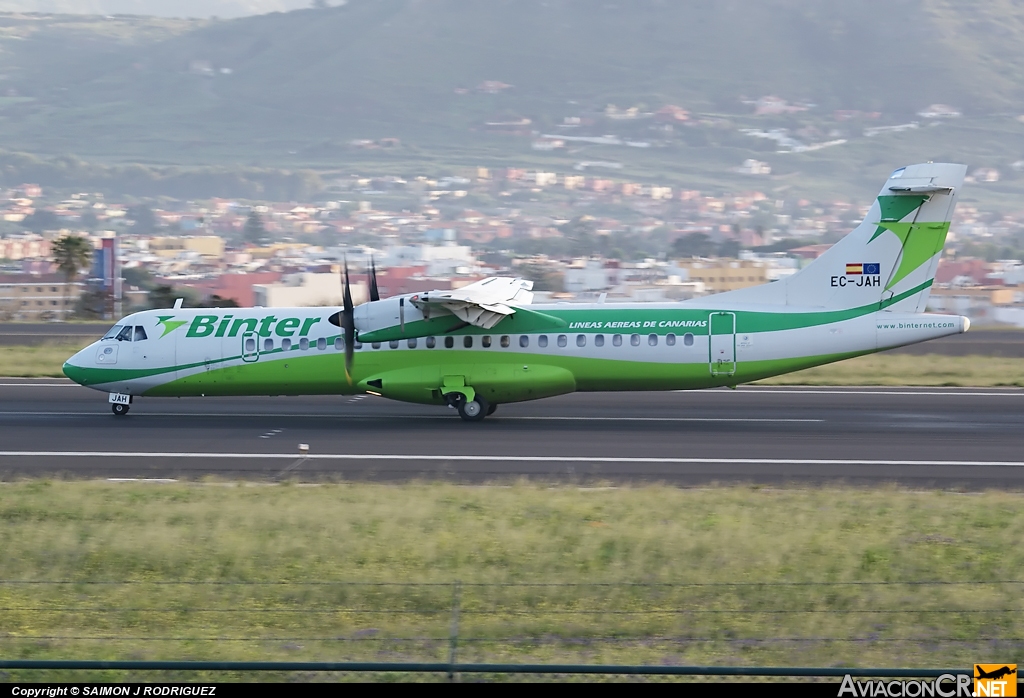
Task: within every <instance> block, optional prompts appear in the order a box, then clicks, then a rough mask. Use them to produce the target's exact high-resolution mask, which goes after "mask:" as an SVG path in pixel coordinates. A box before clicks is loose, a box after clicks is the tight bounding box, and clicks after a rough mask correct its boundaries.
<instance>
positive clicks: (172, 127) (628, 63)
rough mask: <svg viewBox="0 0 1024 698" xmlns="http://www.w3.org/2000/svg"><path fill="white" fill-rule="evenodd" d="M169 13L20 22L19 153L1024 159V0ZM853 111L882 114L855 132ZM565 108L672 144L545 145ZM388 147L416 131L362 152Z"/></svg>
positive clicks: (496, 159) (799, 161)
mask: <svg viewBox="0 0 1024 698" xmlns="http://www.w3.org/2000/svg"><path fill="white" fill-rule="evenodd" d="M18 21H23V20H16V19H15V18H12V17H10V16H8V17H7V18H5V19H0V25H4V24H5V22H6V24H8V25H12V24H17V22H18ZM33 21H35V22H36V23H37V25H38V24H45V22H43V21H42V20H40V19H38V18H36V19H34V20H33ZM108 21H113V20H108ZM119 21H121V22H123V23H124V22H127V23H128V24H131V21H129V20H126V19H124V18H119ZM147 21H148V22H149V23H148V24H147V23H146V22H147ZM147 21H143V20H138V21H137V22H138V27H137V28H136V29H135V30H134V31H136V32H138V33H137V34H136V35H134V36H133V35H131V32H129V33H128V34H126V35H125V36H121V37H118V38H117V39H116V40H110V38H109V37H107V36H104V35H103V34H102V33H101V30H102V23H101V22H97V23H96V24H95V26H93V27H91V28H90V26H89V25H88V23H87V22H84V21H82V20H78V24H77V25H76V28H75V29H71V28H68V27H67V26H63V27H56V26H55V27H54V28H48V29H43V30H40V31H36V32H35V33H34V34H32V35H31V36H30V37H27V38H25V37H22V38H19V39H18V40H13V39H11V38H9V36H8V34H6V33H5V34H4V35H3V36H4V37H6V38H3V39H0V48H2V50H3V53H0V68H2V70H0V72H3V73H4V74H5V76H6V82H5V83H4V86H6V87H7V95H8V96H7V97H6V98H0V139H2V142H3V143H5V144H7V145H6V147H7V148H8V149H12V150H23V151H28V152H32V153H36V154H62V153H74V154H76V155H80V156H83V157H86V158H87V159H98V160H106V161H111V160H112V161H122V162H124V161H140V162H151V163H173V164H231V163H239V164H243V165H248V166H313V167H320V168H325V167H335V166H336V167H348V166H363V165H365V166H374V167H378V168H382V169H389V168H391V169H397V170H402V169H403V168H404V169H405V170H409V169H412V168H429V167H432V166H439V165H443V166H451V165H470V164H491V165H497V164H519V165H523V166H531V165H535V164H536V165H550V166H552V167H555V166H558V167H569V166H572V164H574V163H575V162H576V161H578V160H580V159H590V160H597V159H602V160H606V159H611V160H616V161H620V162H622V163H625V167H626V169H627V170H628V171H629V174H630V176H637V175H638V174H639V173H642V172H649V173H651V174H656V175H659V176H666V177H669V178H670V179H673V180H675V181H680V182H684V181H687V180H688V179H689V178H690V177H691V175H692V174H693V173H701V172H703V173H705V174H704V175H703V176H706V173H707V172H709V171H713V172H719V171H720V172H721V173H722V176H723V177H725V178H726V179H729V178H730V177H731V175H728V174H727V173H728V172H729V169H730V168H731V167H734V166H735V165H738V164H739V163H740V162H742V161H743V160H744V159H745V158H747V157H757V158H760V159H764V160H768V161H770V162H771V164H772V166H773V168H774V169H775V171H776V172H777V173H778V174H783V175H785V174H794V175H797V176H800V177H803V176H804V175H807V174H812V175H814V174H817V173H827V172H830V171H834V169H835V168H836V167H837V166H839V167H843V166H846V167H849V166H856V167H857V168H865V167H869V166H871V165H872V164H873V163H877V164H878V166H879V167H882V169H883V170H884V169H885V168H886V167H888V166H889V165H890V164H891V163H892V162H893V160H894V159H900V158H903V159H914V158H920V159H940V158H952V159H965V160H968V161H971V162H972V163H973V164H983V165H992V166H1001V167H1003V168H1004V169H1005V168H1006V167H1007V166H1008V164H1009V163H1010V162H1013V161H1016V160H1018V159H1020V157H1022V156H1024V124H1020V123H1019V122H1017V121H1015V120H1014V117H1016V116H1017V115H1018V114H1020V113H1021V112H1024V41H1021V39H1022V38H1024V6H1021V5H1020V4H1018V3H1014V2H1012V1H1011V0H995V1H994V2H990V3H986V4H984V5H977V4H975V3H969V2H962V1H957V0H864V1H862V2H857V3H834V2H830V1H828V0H730V1H729V2H714V1H712V0H698V1H695V2H686V3H681V2H680V3H677V2H668V1H667V0H631V1H630V2H622V1H608V2H603V3H600V4H598V3H594V2H591V1H588V0H491V1H490V2H487V3H480V2H472V1H471V0H353V1H352V2H349V3H347V4H346V5H344V6H340V7H334V8H329V9H324V10H314V9H306V10H298V11H294V12H290V13H286V14H281V13H276V14H269V15H260V16H254V17H245V18H241V19H235V20H230V21H204V22H192V23H182V24H180V25H176V26H169V25H168V26H164V27H163V28H162V29H161V30H160V31H156V30H154V29H153V22H155V21H157V20H147ZM145 32H148V35H147V34H145ZM140 36H144V37H145V38H144V40H140V39H139V37H140ZM58 43H59V45H60V47H61V48H60V50H54V48H55V46H56V45H57V44H58ZM40 57H45V60H39V59H40ZM488 81H489V82H488ZM765 95H777V96H779V97H781V98H783V99H785V100H788V102H789V103H790V104H797V105H801V106H802V107H803V106H806V107H807V109H806V111H800V112H794V113H793V114H789V115H785V116H778V117H754V116H753V107H752V106H750V104H748V102H750V101H751V100H755V99H757V98H759V97H762V96H765ZM933 103H945V104H950V105H953V106H954V107H956V108H957V109H959V110H961V111H962V112H963V118H962V119H960V120H957V121H955V122H953V121H951V122H948V123H944V124H943V127H942V128H941V129H939V130H931V129H925V128H922V129H919V130H918V131H916V132H915V133H908V134H901V135H900V136H899V137H898V138H896V137H893V136H886V137H884V138H883V137H879V138H876V139H874V140H872V141H870V142H869V141H867V140H865V139H863V138H859V137H860V136H861V133H862V129H863V128H864V127H871V126H878V125H894V124H899V123H904V122H907V121H909V120H911V119H917V120H919V117H917V116H915V114H916V112H918V111H919V110H921V109H922V108H924V107H926V106H928V105H930V104H933ZM609 104H615V105H618V107H620V108H622V109H623V110H624V109H626V108H628V107H636V108H637V111H638V113H640V114H641V115H642V114H644V113H649V112H651V111H653V110H657V109H659V108H660V107H663V106H665V105H680V106H682V107H684V108H686V109H688V110H689V111H690V112H691V114H692V116H693V117H694V118H693V120H692V122H691V123H690V124H687V128H676V129H674V130H673V131H672V133H671V135H663V133H660V132H654V131H653V130H652V122H651V121H650V120H648V121H644V120H643V119H642V118H638V119H636V120H633V121H630V120H629V119H626V118H619V119H610V118H609V117H608V114H607V113H606V111H605V109H606V106H607V105H609ZM835 110H856V111H860V112H866V113H872V112H876V113H877V115H873V116H872V118H873V119H874V120H873V121H871V122H870V123H863V124H861V123H855V124H845V125H839V128H838V130H837V128H836V124H835V123H833V121H832V115H833V112H834V111H835ZM566 117H570V118H579V119H580V120H581V123H582V124H583V125H584V128H583V129H582V130H579V131H577V132H576V133H580V134H584V135H603V134H604V133H612V134H616V135H619V136H621V137H622V138H626V139H628V138H633V139H640V140H643V141H645V142H649V144H650V145H651V146H653V147H651V148H649V149H648V150H645V151H640V150H638V149H629V148H619V149H617V150H614V151H612V150H611V149H609V148H603V147H598V146H594V145H592V144H586V145H581V146H579V147H578V148H570V149H568V150H570V151H573V152H568V151H559V152H553V153H550V154H549V153H538V152H535V151H532V150H531V148H530V143H531V140H532V138H531V136H530V133H531V132H537V133H551V132H552V131H554V130H555V129H557V128H558V127H559V125H561V124H562V123H563V120H564V119H565V118H566ZM523 119H529V123H528V124H526V125H525V126H522V127H518V128H516V127H508V128H504V129H502V128H495V127H487V126H486V123H487V122H491V123H494V122H504V123H513V124H514V123H517V122H520V123H525V122H522V120H523ZM698 121H699V122H700V123H699V124H698V125H694V122H698ZM777 127H786V128H790V129H791V130H792V131H796V130H798V129H801V128H804V129H805V130H806V129H811V130H810V131H809V133H812V132H813V133H818V134H819V135H818V136H814V135H811V136H808V138H810V139H811V140H815V139H817V140H827V139H828V138H830V136H829V133H830V131H833V130H835V131H836V132H837V134H838V135H840V136H843V137H845V138H847V139H848V140H850V143H849V144H847V145H844V146H841V147H838V148H832V149H829V150H822V151H818V152H815V153H806V154H793V153H787V154H784V156H783V157H781V159H780V157H778V156H776V154H775V153H774V150H775V147H774V144H772V143H770V142H765V141H764V140H763V139H762V140H758V139H756V138H751V137H748V136H743V135H741V134H740V131H739V130H740V129H741V128H761V129H771V128H777ZM494 131H499V132H500V131H519V133H518V135H517V134H515V133H513V134H509V133H495V132H494ZM559 133H562V134H565V133H566V131H564V130H563V131H560V132H559ZM833 135H836V134H833ZM383 138H396V139H399V141H400V143H399V144H395V145H393V147H391V148H385V149H374V150H364V149H359V148H354V147H353V146H352V145H351V141H352V140H353V139H365V140H367V141H379V139H383ZM854 141H856V143H855V142H854ZM389 143H390V142H389ZM371 145H374V144H371ZM883 163H884V166H883ZM871 174H872V181H874V179H877V176H876V174H877V173H874V172H872V173H871Z"/></svg>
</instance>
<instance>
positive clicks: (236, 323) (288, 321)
mask: <svg viewBox="0 0 1024 698" xmlns="http://www.w3.org/2000/svg"><path fill="white" fill-rule="evenodd" d="M318 322H320V318H318V317H307V318H297V317H286V318H277V317H274V316H273V315H267V316H265V317H262V318H254V317H243V318H236V317H235V316H234V315H223V316H220V315H196V316H195V317H194V318H193V319H192V323H191V324H190V325H189V326H188V332H186V333H185V336H186V337H237V336H239V334H245V333H248V332H256V333H258V334H259V336H260V337H269V336H270V335H271V334H275V335H277V336H278V337H294V336H295V335H296V334H297V335H298V336H300V337H305V336H307V335H308V334H309V331H310V329H312V327H313V325H315V324H316V323H318ZM182 324H184V323H182Z"/></svg>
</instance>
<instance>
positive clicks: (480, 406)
mask: <svg viewBox="0 0 1024 698" xmlns="http://www.w3.org/2000/svg"><path fill="white" fill-rule="evenodd" d="M488 409H490V405H488V404H487V400H484V399H483V398H482V397H480V396H479V395H477V396H476V397H475V398H473V399H472V400H465V399H463V400H459V416H460V417H462V419H463V420H464V421H467V422H479V421H480V420H482V419H483V418H484V417H486V416H487V415H488V412H487V410H488Z"/></svg>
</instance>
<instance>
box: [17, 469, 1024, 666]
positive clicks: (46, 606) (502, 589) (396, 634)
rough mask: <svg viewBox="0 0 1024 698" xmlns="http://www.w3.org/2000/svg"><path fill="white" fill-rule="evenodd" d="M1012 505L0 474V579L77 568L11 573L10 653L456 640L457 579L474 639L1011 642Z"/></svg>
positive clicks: (745, 493)
mask: <svg viewBox="0 0 1024 698" xmlns="http://www.w3.org/2000/svg"><path fill="white" fill-rule="evenodd" d="M1022 505H1024V495H1022V494H1020V493H1010V492H988V493H982V494H958V493H953V492H909V491H904V490H898V489H886V488H880V489H871V490H862V489H855V488H844V487H829V488H821V489H785V490H778V489H768V488H756V487H744V486H731V487H709V488H703V489H678V488H673V487H663V486H650V487H643V488H577V487H571V486H558V487H548V486H544V485H540V484H523V483H513V484H510V485H508V486H482V487H467V486H457V485H451V484H423V483H413V484H409V485H397V486H395V485H376V484H324V485H319V486H309V487H307V486H298V485H289V484H283V485H277V486H272V485H256V484H248V485H246V484H227V483H205V484H155V483H139V482H135V483H108V482H47V481H34V482H19V483H10V484H5V485H2V486H0V521H2V526H0V549H2V550H3V555H2V556H0V579H2V580H21V581H22V582H43V581H53V580H63V581H67V582H71V583H69V584H61V585H51V584H41V583H22V584H10V583H4V584H0V609H2V610H0V618H2V623H0V656H4V657H11V658H37V659H42V658H83V659H85V658H95V659H100V658H103V659H114V658H123V659H248V660H257V659H267V660H379V661H418V660H426V661H446V659H447V653H448V638H449V632H450V628H451V621H452V608H453V596H454V591H455V590H454V582H456V580H460V581H461V589H460V596H461V600H460V618H459V626H458V636H459V650H458V651H459V654H458V658H459V659H460V660H461V661H467V662H472V661H511V662H533V661H537V662H588V663H603V662H608V663H618V662H622V663H654V664H657V663H679V664H705V663H709V664H727V665H731V664H746V665H764V664H772V665H822V666H833V665H859V666H966V665H968V664H970V663H972V662H974V661H980V660H982V659H991V660H992V661H1007V662H1014V661H1019V660H1022V659H1024V657H1022V656H1020V655H1021V651H1020V646H1019V644H1015V643H1012V642H1000V640H1001V639H1004V638H1005V639H1008V638H1016V637H1020V636H1021V633H1022V632H1024V616H1022V615H1021V613H1020V612H1019V610H1017V611H1015V612H1007V613H1003V612H1000V611H1002V610H1006V609H1020V588H1021V587H1020V585H1017V584H1003V583H993V582H1002V581H1005V580H1018V579H1024V549H1022V548H1021V547H1020V545H1019V541H1020V540H1021V538H1022V536H1024V506H1022ZM915 581H916V582H921V581H928V582H942V583H938V584H924V585H907V584H906V582H915ZM107 582H131V584H121V583H116V584H110V583H107ZM168 582H173V584H168ZM178 583H180V584H178ZM737 583H738V585H736V584H737ZM401 585H408V586H401ZM531 585H532V586H531ZM18 609H24V610H18ZM28 609H36V610H28ZM931 611H940V612H938V613H934V612H931ZM76 638H79V639H76ZM81 638H94V639H81ZM95 638H106V639H95ZM82 676H83V675H82V674H75V673H71V672H49V673H46V674H43V673H37V672H27V671H14V672H7V673H6V674H0V680H18V681H25V680H31V679H35V680H58V679H64V680H69V679H71V678H73V677H82ZM158 677H162V678H165V679H166V678H167V677H168V675H167V674H156V673H152V674H150V673H146V674H132V675H129V674H128V673H120V672H104V673H94V674H90V675H88V678H92V679H98V678H104V679H108V680H130V679H155V678H158ZM172 678H177V679H186V678H197V677H196V675H194V674H175V675H174V676H173V677H172ZM232 678H258V676H256V675H250V676H239V675H235V676H232ZM302 678H311V677H309V676H304V677H302Z"/></svg>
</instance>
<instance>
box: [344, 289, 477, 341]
mask: <svg viewBox="0 0 1024 698" xmlns="http://www.w3.org/2000/svg"><path fill="white" fill-rule="evenodd" d="M412 295H413V294H408V295H404V296H395V297H393V298H382V299H381V300H379V301H371V302H369V303H363V304H362V305H359V306H356V307H355V309H354V310H353V318H354V319H355V324H356V331H357V333H358V334H357V336H358V338H359V341H360V342H389V341H392V340H395V339H412V338H413V337H427V336H430V335H438V334H444V333H445V332H450V331H452V330H454V329H457V328H458V327H460V326H464V325H465V324H466V323H465V322H463V321H462V320H460V319H459V318H457V317H455V316H454V315H452V314H451V313H449V312H446V311H440V312H438V313H435V314H433V315H431V316H430V317H426V316H424V314H423V311H421V310H420V309H419V308H417V307H416V306H415V305H413V304H412V303H410V302H409V299H410V298H411V297H412Z"/></svg>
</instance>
